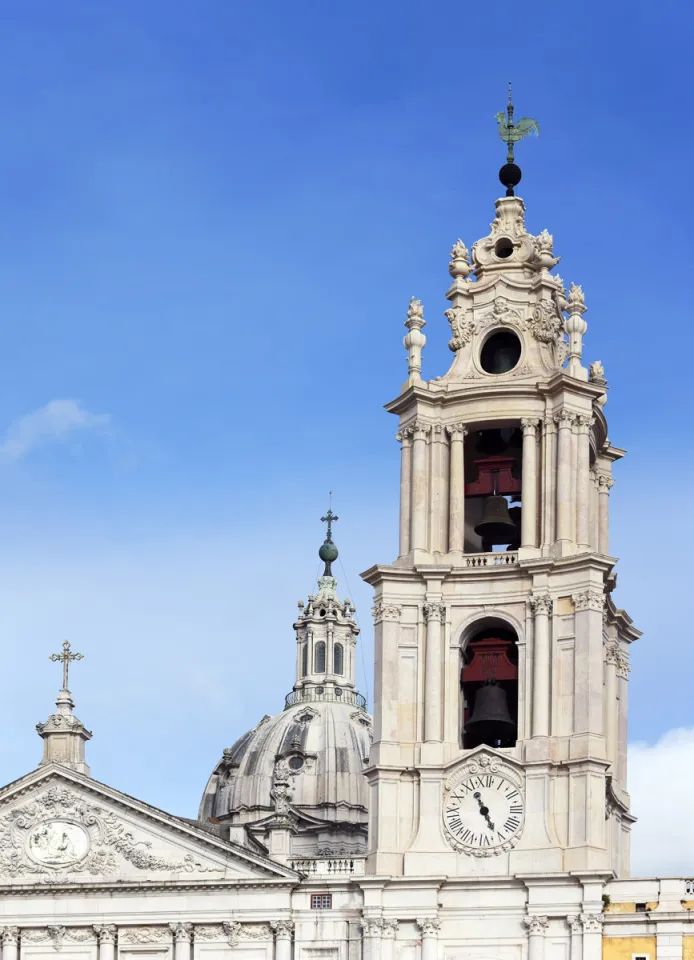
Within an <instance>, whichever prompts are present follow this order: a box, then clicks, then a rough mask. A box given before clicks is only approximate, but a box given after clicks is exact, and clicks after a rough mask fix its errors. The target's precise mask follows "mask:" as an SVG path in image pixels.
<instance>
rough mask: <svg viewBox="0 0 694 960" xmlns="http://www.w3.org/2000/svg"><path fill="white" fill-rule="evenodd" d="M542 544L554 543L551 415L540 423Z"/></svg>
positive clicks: (554, 476)
mask: <svg viewBox="0 0 694 960" xmlns="http://www.w3.org/2000/svg"><path fill="white" fill-rule="evenodd" d="M542 428H543V429H542V536H541V539H540V542H541V544H542V546H548V547H549V546H551V545H552V544H553V543H554V531H555V528H556V523H555V518H556V500H557V492H556V490H557V471H556V467H557V455H556V453H557V452H556V446H557V444H556V440H557V425H556V423H555V422H554V420H553V419H552V418H551V417H545V419H544V420H543V423H542Z"/></svg>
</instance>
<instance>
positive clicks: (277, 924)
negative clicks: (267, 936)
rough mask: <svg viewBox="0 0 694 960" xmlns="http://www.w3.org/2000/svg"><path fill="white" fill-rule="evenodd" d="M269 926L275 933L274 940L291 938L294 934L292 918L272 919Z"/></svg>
mask: <svg viewBox="0 0 694 960" xmlns="http://www.w3.org/2000/svg"><path fill="white" fill-rule="evenodd" d="M270 926H271V928H272V930H273V931H274V934H275V940H291V939H292V936H293V935H294V921H293V920H273V921H272V922H271V923H270Z"/></svg>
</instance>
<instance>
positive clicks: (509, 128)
mask: <svg viewBox="0 0 694 960" xmlns="http://www.w3.org/2000/svg"><path fill="white" fill-rule="evenodd" d="M506 114H507V116H504V111H503V110H501V111H500V112H499V113H497V114H495V115H494V119H495V120H496V122H497V123H498V124H499V136H500V137H501V139H502V140H503V141H504V143H505V144H506V145H507V147H508V153H507V154H506V163H505V164H504V166H503V167H502V168H501V170H499V180H501V182H502V184H503V185H504V186H505V187H506V196H507V197H513V196H514V192H513V188H514V187H516V186H518V184H519V183H520V180H521V176H522V174H521V169H520V167H519V166H518V165H517V164H516V163H515V162H514V158H513V147H514V144H516V143H518V141H519V140H522V139H523V138H524V137H527V136H528V134H529V133H532V134H534V135H535V136H537V135H538V134H539V132H540V125H539V124H538V122H537V120H533V119H532V117H523V118H522V119H520V120H519V121H518V122H517V123H514V122H513V95H512V91H511V81H510V80H509V84H508V106H507V107H506Z"/></svg>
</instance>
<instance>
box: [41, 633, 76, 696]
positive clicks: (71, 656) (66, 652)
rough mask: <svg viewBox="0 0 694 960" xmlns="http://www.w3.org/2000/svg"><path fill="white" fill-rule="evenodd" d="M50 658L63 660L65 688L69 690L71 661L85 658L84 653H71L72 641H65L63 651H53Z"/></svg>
mask: <svg viewBox="0 0 694 960" xmlns="http://www.w3.org/2000/svg"><path fill="white" fill-rule="evenodd" d="M48 659H49V660H53V661H62V664H63V690H67V689H69V688H68V685H67V680H68V669H69V666H70V661H72V660H83V659H84V654H82V653H71V651H70V641H69V640H64V641H63V652H62V653H52V654H51V655H50V656H49V658H48Z"/></svg>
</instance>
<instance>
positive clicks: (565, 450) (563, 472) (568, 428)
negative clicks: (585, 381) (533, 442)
mask: <svg viewBox="0 0 694 960" xmlns="http://www.w3.org/2000/svg"><path fill="white" fill-rule="evenodd" d="M554 421H555V423H556V424H557V511H556V515H557V524H556V547H557V553H558V554H559V556H563V555H564V554H566V553H568V552H570V549H569V548H570V546H571V541H572V538H571V527H572V524H571V507H572V503H573V483H572V482H571V480H572V477H571V473H572V471H571V432H572V425H573V422H574V414H573V413H571V412H570V411H568V410H560V411H559V412H558V413H557V414H555V417H554Z"/></svg>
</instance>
